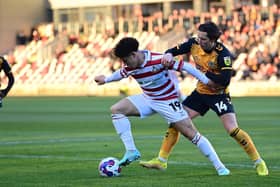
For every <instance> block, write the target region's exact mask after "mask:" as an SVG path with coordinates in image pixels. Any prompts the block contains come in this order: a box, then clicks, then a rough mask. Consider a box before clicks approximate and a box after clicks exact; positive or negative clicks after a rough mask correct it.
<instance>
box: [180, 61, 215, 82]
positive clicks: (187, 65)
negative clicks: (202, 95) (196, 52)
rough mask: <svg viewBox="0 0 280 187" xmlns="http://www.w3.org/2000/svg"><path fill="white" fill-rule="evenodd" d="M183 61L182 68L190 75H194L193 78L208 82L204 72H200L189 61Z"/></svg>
mask: <svg viewBox="0 0 280 187" xmlns="http://www.w3.org/2000/svg"><path fill="white" fill-rule="evenodd" d="M181 63H182V62H181ZM183 63H184V64H183V66H182V70H184V71H186V72H188V73H189V74H191V75H192V76H194V77H195V78H197V79H198V80H200V81H201V82H203V84H208V83H209V81H210V79H209V78H208V77H206V75H205V74H204V73H202V72H201V71H199V70H198V69H196V68H195V67H194V66H192V65H191V64H190V63H187V62H183Z"/></svg>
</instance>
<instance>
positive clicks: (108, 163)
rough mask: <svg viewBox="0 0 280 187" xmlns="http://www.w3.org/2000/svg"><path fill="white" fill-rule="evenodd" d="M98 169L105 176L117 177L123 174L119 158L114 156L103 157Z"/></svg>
mask: <svg viewBox="0 0 280 187" xmlns="http://www.w3.org/2000/svg"><path fill="white" fill-rule="evenodd" d="M98 170H99V174H100V175H101V176H103V177H116V176H119V175H120V174H121V167H120V165H119V160H118V159H116V158H114V157H107V158H103V159H102V160H101V161H100V163H99V166H98Z"/></svg>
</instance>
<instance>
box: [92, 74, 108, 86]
mask: <svg viewBox="0 0 280 187" xmlns="http://www.w3.org/2000/svg"><path fill="white" fill-rule="evenodd" d="M94 80H95V82H96V83H97V84H98V85H102V84H105V76H104V75H98V76H96V77H95V78H94Z"/></svg>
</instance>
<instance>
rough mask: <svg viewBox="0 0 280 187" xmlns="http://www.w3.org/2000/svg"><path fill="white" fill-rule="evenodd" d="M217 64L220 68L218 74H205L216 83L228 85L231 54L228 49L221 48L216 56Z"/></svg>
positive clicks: (230, 71)
mask: <svg viewBox="0 0 280 187" xmlns="http://www.w3.org/2000/svg"><path fill="white" fill-rule="evenodd" d="M217 60H218V66H219V68H220V70H221V73H220V74H214V73H211V72H207V73H206V76H207V77H208V78H210V79H211V80H212V81H214V82H215V83H217V84H220V85H222V86H225V87H226V86H228V85H229V83H230V79H231V75H232V55H231V53H230V52H229V51H227V50H223V51H222V52H221V53H220V54H219V56H218V58H217Z"/></svg>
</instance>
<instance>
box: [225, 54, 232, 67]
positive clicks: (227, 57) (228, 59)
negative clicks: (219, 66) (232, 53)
mask: <svg viewBox="0 0 280 187" xmlns="http://www.w3.org/2000/svg"><path fill="white" fill-rule="evenodd" d="M224 63H225V65H226V66H230V65H231V59H230V57H229V56H226V57H224Z"/></svg>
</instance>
